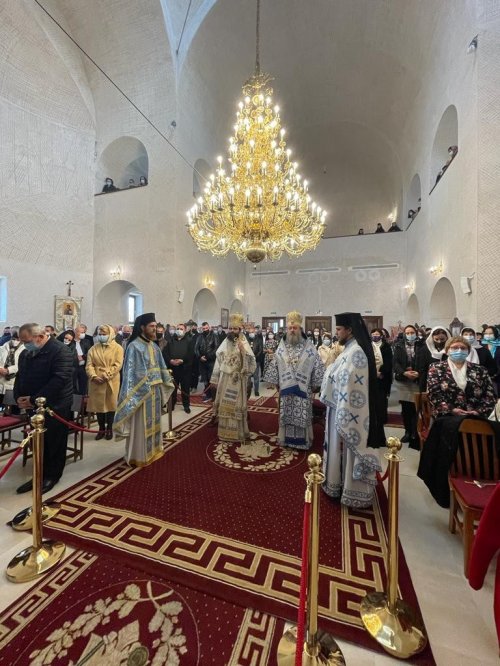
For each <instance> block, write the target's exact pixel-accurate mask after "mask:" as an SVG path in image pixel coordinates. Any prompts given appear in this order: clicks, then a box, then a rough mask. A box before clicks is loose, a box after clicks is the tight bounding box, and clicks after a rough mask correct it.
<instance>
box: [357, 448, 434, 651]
mask: <svg viewBox="0 0 500 666" xmlns="http://www.w3.org/2000/svg"><path fill="white" fill-rule="evenodd" d="M387 447H388V449H389V452H388V453H385V454H384V457H385V458H386V459H387V460H388V461H389V543H388V549H387V588H386V592H385V593H384V592H370V593H369V594H367V595H366V597H365V598H364V599H363V600H362V601H361V607H360V615H361V619H362V621H363V624H364V625H365V628H366V630H367V631H368V633H369V634H370V635H371V636H372V637H373V638H374V639H375V640H376V641H377V642H378V643H380V645H381V646H382V647H383V648H384V650H385V651H386V652H388V653H389V654H390V655H391V656H393V657H398V658H400V659H408V658H409V657H411V656H412V655H414V654H417V653H418V652H421V651H422V650H423V649H424V648H425V646H426V645H427V635H426V633H425V627H424V623H423V620H422V618H421V616H420V614H419V613H418V612H417V611H415V610H413V609H412V608H411V607H410V606H409V605H408V604H406V603H405V602H404V601H403V600H402V599H400V598H398V519H399V515H398V514H399V463H400V462H401V461H402V460H403V458H401V456H400V455H399V451H400V449H401V441H400V440H399V439H398V438H397V437H389V438H388V439H387Z"/></svg>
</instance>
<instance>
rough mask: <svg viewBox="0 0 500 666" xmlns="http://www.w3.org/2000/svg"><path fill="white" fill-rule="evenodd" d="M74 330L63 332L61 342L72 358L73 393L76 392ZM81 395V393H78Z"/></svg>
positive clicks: (76, 354)
mask: <svg viewBox="0 0 500 666" xmlns="http://www.w3.org/2000/svg"><path fill="white" fill-rule="evenodd" d="M75 338H76V335H75V332H74V331H71V330H67V331H65V332H64V337H63V340H62V342H63V344H64V345H66V348H67V349H68V350H69V351H70V353H71V357H72V359H73V393H78V364H79V360H78V352H77V350H76V342H75ZM80 395H82V394H80Z"/></svg>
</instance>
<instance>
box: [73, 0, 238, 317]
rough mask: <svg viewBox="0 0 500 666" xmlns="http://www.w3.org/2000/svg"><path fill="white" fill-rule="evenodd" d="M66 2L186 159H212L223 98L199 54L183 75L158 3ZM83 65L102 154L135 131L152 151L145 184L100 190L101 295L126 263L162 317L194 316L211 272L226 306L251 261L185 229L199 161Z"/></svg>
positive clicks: (97, 270)
mask: <svg viewBox="0 0 500 666" xmlns="http://www.w3.org/2000/svg"><path fill="white" fill-rule="evenodd" d="M89 5H90V7H89ZM65 11H66V12H67V15H68V16H69V17H70V22H71V25H72V29H73V31H74V32H75V35H76V37H77V39H78V40H79V42H80V43H81V44H82V45H83V46H84V48H86V49H87V50H88V51H89V52H90V53H92V57H93V58H94V59H95V60H96V61H97V62H98V63H99V64H102V66H103V68H104V69H105V71H106V72H107V74H108V75H109V76H110V77H111V78H112V79H113V80H114V81H116V83H117V84H118V85H119V86H120V87H122V89H123V90H124V91H125V92H126V93H127V95H129V96H130V98H131V99H132V100H133V101H134V103H135V104H137V106H139V107H140V108H141V109H142V110H143V111H144V113H145V114H146V115H147V116H148V117H149V118H150V119H151V120H152V121H153V123H155V124H156V126H157V127H158V128H159V129H160V130H161V131H162V132H163V133H164V134H165V135H166V136H167V138H168V139H169V140H170V141H171V142H173V143H174V145H175V146H176V147H178V149H179V150H180V151H181V153H182V154H183V155H185V156H186V157H187V159H188V160H189V162H190V163H191V164H194V163H195V161H196V160H197V159H198V158H200V157H204V158H206V159H207V161H212V157H213V156H215V155H216V154H217V153H218V152H219V151H220V147H221V143H225V136H226V134H225V133H224V134H223V135H222V136H219V135H217V133H216V132H214V131H213V125H214V119H215V118H216V116H217V107H216V101H217V100H214V99H212V98H210V96H209V95H208V96H205V92H206V90H205V88H204V86H202V85H199V79H198V72H197V67H196V63H195V64H194V65H193V67H192V68H191V74H192V75H191V74H190V73H188V74H187V75H186V76H183V79H182V81H181V82H180V83H179V84H178V82H177V81H176V79H175V73H174V68H173V66H172V60H171V49H170V45H169V42H168V38H167V34H166V30H165V26H164V22H163V16H162V10H161V6H160V3H154V2H151V3H147V4H146V5H144V4H141V5H140V6H139V5H138V4H137V3H136V2H134V1H132V0H120V1H119V3H118V2H116V0H115V1H114V2H110V3H106V6H104V5H103V4H102V3H101V2H98V1H97V0H91V1H90V2H87V3H86V4H85V6H82V4H81V3H80V2H78V1H77V0H69V1H68V2H67V3H66V10H65ZM86 67H87V72H88V77H89V80H90V84H91V87H92V91H93V96H94V103H95V108H96V117H97V150H98V154H99V156H100V155H101V153H102V151H103V150H104V149H105V147H106V146H107V145H109V143H110V142H111V141H113V140H115V139H117V138H118V137H120V136H131V137H136V138H137V139H139V140H140V141H141V142H142V143H143V144H144V146H145V147H146V150H147V152H148V158H149V185H148V186H147V187H144V188H138V189H134V190H128V191H124V192H118V193H113V194H110V195H106V196H99V197H96V199H95V220H96V221H95V246H94V277H95V284H94V294H97V293H99V291H100V290H101V289H102V287H103V286H104V285H105V284H107V283H108V282H109V281H110V280H111V278H110V271H111V270H113V269H114V268H115V267H116V266H117V265H119V266H121V268H122V279H123V280H126V281H129V282H131V283H133V284H134V285H136V287H137V288H138V289H139V290H140V291H141V292H142V294H143V296H144V300H143V307H144V311H150V310H152V311H155V312H156V314H157V318H158V319H161V320H162V321H182V320H186V319H188V318H190V317H191V313H192V307H193V302H194V298H195V296H196V294H197V292H198V291H199V290H200V289H201V288H203V287H204V286H205V280H206V278H210V279H211V280H213V281H214V282H215V286H214V287H213V288H212V290H213V292H214V295H215V297H216V299H217V302H218V305H219V308H222V307H229V305H230V303H231V301H232V300H233V298H234V291H235V288H236V287H238V288H240V289H242V288H243V286H244V268H243V265H242V264H240V263H239V262H237V261H236V260H234V259H232V260H228V261H216V260H215V259H213V258H212V257H211V256H210V255H207V254H201V253H199V252H198V251H197V250H196V248H195V246H194V244H193V242H192V240H191V238H190V236H189V235H188V234H187V231H186V227H185V222H186V214H185V212H186V211H187V210H188V208H190V207H191V205H192V191H193V172H192V169H191V168H190V167H189V166H188V165H186V164H185V162H183V160H182V159H181V158H180V157H179V156H178V154H176V152H175V151H174V150H173V149H172V147H170V146H169V145H168V143H167V142H166V141H165V140H164V139H162V138H161V137H160V136H159V135H158V133H157V132H156V131H155V130H154V129H153V128H152V127H151V126H150V125H148V124H147V122H146V121H145V120H144V119H143V118H142V117H141V116H140V114H138V112H137V111H135V110H134V109H133V108H132V107H131V105H130V104H129V103H128V102H127V101H126V100H125V99H123V97H122V96H121V95H120V94H119V93H118V92H117V91H116V90H115V89H113V88H112V87H111V85H110V84H109V82H108V81H106V79H105V78H104V77H103V76H102V75H101V74H100V73H99V72H98V71H96V69H95V68H94V67H93V66H92V65H89V64H87V65H86ZM172 120H175V121H176V123H177V127H176V128H175V129H173V128H172V127H171V126H170V124H171V121H172ZM225 131H226V132H227V131H228V128H225ZM109 175H110V176H111V177H113V174H109ZM238 276H241V277H240V278H238ZM181 291H183V293H184V298H183V302H182V303H179V302H178V295H179V292H181ZM96 314H97V313H96ZM115 314H116V313H115ZM112 323H120V322H112ZM214 323H216V322H214Z"/></svg>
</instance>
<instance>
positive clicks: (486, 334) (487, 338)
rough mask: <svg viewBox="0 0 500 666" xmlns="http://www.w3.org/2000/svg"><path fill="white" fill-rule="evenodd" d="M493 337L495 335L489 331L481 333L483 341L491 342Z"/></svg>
mask: <svg viewBox="0 0 500 666" xmlns="http://www.w3.org/2000/svg"><path fill="white" fill-rule="evenodd" d="M494 339H495V336H494V335H493V334H491V333H485V334H484V335H483V340H484V341H485V342H493V340H494Z"/></svg>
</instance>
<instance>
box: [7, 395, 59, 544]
mask: <svg viewBox="0 0 500 666" xmlns="http://www.w3.org/2000/svg"><path fill="white" fill-rule="evenodd" d="M46 402H47V401H46V400H45V398H37V399H36V405H37V407H38V410H37V412H38V413H39V414H42V413H43V412H45V411H46V407H45V403H46ZM60 510H61V505H60V504H59V503H58V502H56V501H54V500H49V501H47V502H43V503H42V523H46V522H47V521H49V520H50V519H51V518H54V516H57V514H58V513H59V511H60ZM10 526H11V527H12V529H13V530H16V531H17V532H24V531H29V530H32V529H33V506H28V507H27V508H26V509H23V510H22V511H20V512H19V513H16V515H15V516H14V518H13V519H12V520H11V522H10Z"/></svg>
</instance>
